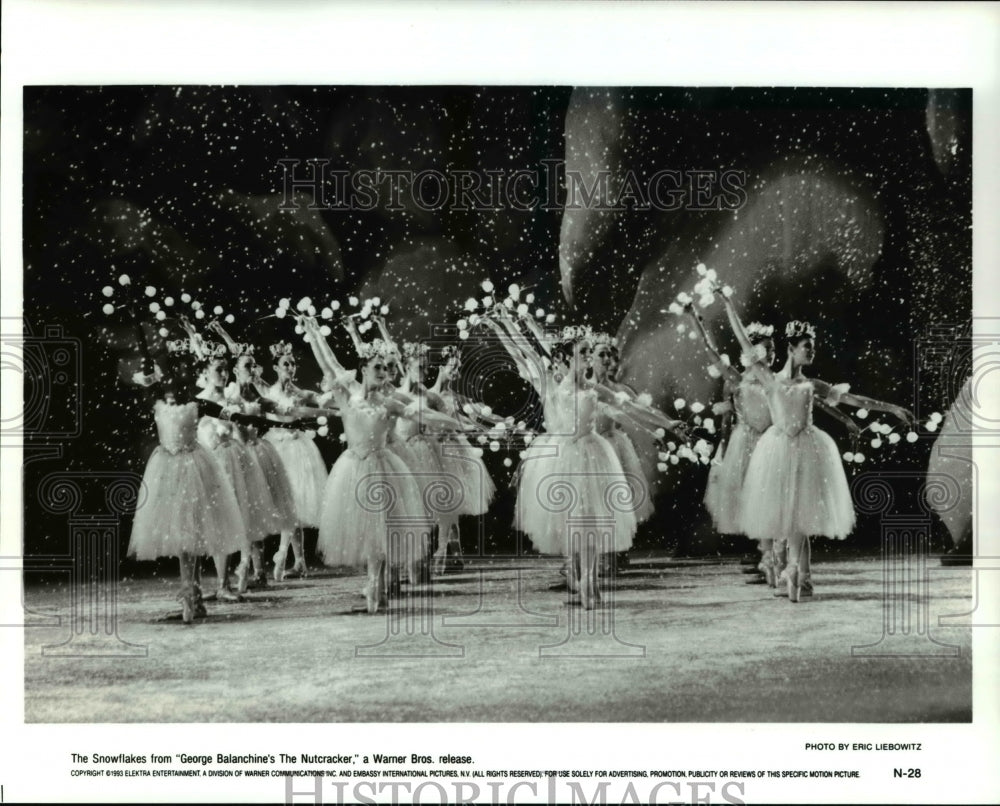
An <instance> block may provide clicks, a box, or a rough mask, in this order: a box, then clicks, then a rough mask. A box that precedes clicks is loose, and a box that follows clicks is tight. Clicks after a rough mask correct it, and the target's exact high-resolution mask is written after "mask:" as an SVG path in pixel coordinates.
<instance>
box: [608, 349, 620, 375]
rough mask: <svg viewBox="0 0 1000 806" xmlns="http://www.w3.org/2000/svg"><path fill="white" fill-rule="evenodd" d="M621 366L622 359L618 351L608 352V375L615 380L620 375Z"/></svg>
mask: <svg viewBox="0 0 1000 806" xmlns="http://www.w3.org/2000/svg"><path fill="white" fill-rule="evenodd" d="M619 366H621V359H620V358H619V357H618V351H617V350H608V375H609V376H610V377H612V378H614V377H615V376H616V375H617V374H618V367H619Z"/></svg>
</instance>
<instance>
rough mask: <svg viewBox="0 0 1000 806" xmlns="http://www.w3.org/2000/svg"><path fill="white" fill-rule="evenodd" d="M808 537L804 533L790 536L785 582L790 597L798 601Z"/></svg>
mask: <svg viewBox="0 0 1000 806" xmlns="http://www.w3.org/2000/svg"><path fill="white" fill-rule="evenodd" d="M807 541H808V538H807V537H806V536H805V535H803V534H793V535H791V536H790V537H789V538H788V565H787V566H786V567H785V572H784V573H785V583H786V585H787V587H788V599H789V601H791V602H797V601H798V600H799V595H800V585H801V577H800V573H801V567H800V560H801V557H802V554H803V552H804V551H805V549H804V545H805V544H806V542H807Z"/></svg>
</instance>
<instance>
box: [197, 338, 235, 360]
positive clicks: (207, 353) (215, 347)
mask: <svg viewBox="0 0 1000 806" xmlns="http://www.w3.org/2000/svg"><path fill="white" fill-rule="evenodd" d="M197 350H198V352H200V353H201V356H202V360H204V361H208V360H209V359H211V358H222V357H223V356H225V354H226V353H227V352H228V350H229V348H228V347H226V345H225V344H223V343H222V342H218V341H207V340H204V339H200V338H199V342H198V348H197Z"/></svg>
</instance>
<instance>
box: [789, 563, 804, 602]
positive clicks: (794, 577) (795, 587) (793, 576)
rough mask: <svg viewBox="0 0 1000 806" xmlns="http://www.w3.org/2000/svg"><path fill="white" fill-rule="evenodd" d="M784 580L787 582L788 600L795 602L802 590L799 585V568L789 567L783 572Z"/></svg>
mask: <svg viewBox="0 0 1000 806" xmlns="http://www.w3.org/2000/svg"><path fill="white" fill-rule="evenodd" d="M785 580H786V582H787V584H788V601H790V602H797V601H798V600H799V596H800V594H801V591H802V588H801V586H800V585H799V569H798V568H792V569H789V570H788V571H787V572H786V573H785Z"/></svg>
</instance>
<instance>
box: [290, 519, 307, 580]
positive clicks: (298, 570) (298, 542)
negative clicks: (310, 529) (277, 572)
mask: <svg viewBox="0 0 1000 806" xmlns="http://www.w3.org/2000/svg"><path fill="white" fill-rule="evenodd" d="M304 539H305V537H304V535H303V532H302V527H299V528H298V529H296V530H295V531H294V532H292V535H291V541H292V556H293V557H294V560H295V561H294V562H293V563H292V568H291V571H290V572H289V573H288V574H285V576H289V575H293V576H300V577H305V576H308V575H309V567H308V566H307V565H306V547H305V542H304Z"/></svg>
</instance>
